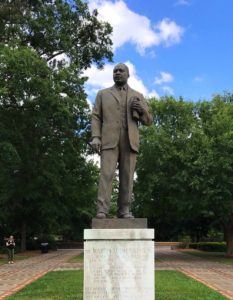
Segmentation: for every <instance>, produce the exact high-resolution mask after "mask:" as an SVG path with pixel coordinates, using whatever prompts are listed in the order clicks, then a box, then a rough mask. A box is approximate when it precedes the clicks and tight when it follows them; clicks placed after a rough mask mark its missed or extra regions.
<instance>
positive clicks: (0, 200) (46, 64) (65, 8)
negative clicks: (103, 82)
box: [0, 0, 112, 249]
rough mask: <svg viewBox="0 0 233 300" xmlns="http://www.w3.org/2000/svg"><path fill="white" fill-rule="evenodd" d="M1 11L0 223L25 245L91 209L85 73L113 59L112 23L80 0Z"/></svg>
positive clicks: (92, 176) (92, 189)
mask: <svg viewBox="0 0 233 300" xmlns="http://www.w3.org/2000/svg"><path fill="white" fill-rule="evenodd" d="M0 15H1V18H0V20H1V21H0V29H1V32H2V34H1V38H0V57H1V63H0V138H1V139H0V149H1V150H2V151H1V156H0V168H1V172H0V184H1V190H0V207H1V208H2V210H1V211H2V212H3V214H2V218H1V223H4V222H5V223H6V224H7V225H8V226H9V227H11V228H16V226H17V227H19V228H20V230H21V242H22V244H21V246H22V249H24V248H25V240H26V232H27V231H29V232H31V233H32V232H37V233H38V232H42V233H44V232H51V231H54V230H55V229H56V232H57V231H58V229H59V230H60V232H63V231H64V230H65V229H64V228H71V227H72V224H71V222H70V220H71V219H72V220H74V221H73V222H74V223H75V222H76V223H77V220H80V218H81V217H83V216H88V218H90V215H91V214H92V213H93V206H94V205H93V202H94V197H93V195H94V193H95V189H96V183H95V181H94V180H95V178H96V172H97V170H96V167H94V166H93V165H92V164H91V163H88V162H87V161H86V159H85V155H86V153H87V139H88V137H89V107H88V104H87V101H86V95H85V93H84V89H83V85H84V82H85V80H86V78H83V77H82V72H83V70H84V69H86V68H88V67H89V66H90V65H91V64H92V63H97V65H98V66H99V67H102V66H103V63H104V59H106V58H107V59H109V60H110V59H111V57H112V53H111V40H110V33H111V27H110V26H109V24H107V23H102V22H100V21H98V19H97V12H96V11H95V12H93V13H90V12H89V10H88V6H87V4H85V3H84V2H82V1H78V0H77V1H72V2H71V1H60V0H56V1H52V0H51V1H33V0H32V1H19V2H17V1H16V2H14V3H13V2H12V1H4V3H2V4H1V6H0ZM58 55H60V57H59V56H58ZM61 55H62V57H63V58H62V59H61ZM58 58H59V59H58ZM71 216H72V218H71ZM88 218H87V217H86V219H88ZM63 221H65V222H67V223H66V224H63V225H64V226H62V224H61V223H60V222H63ZM87 221H88V220H86V221H85V222H87ZM5 223H4V224H5Z"/></svg>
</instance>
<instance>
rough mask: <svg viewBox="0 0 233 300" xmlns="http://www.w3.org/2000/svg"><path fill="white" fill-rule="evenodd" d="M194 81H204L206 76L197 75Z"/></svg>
mask: <svg viewBox="0 0 233 300" xmlns="http://www.w3.org/2000/svg"><path fill="white" fill-rule="evenodd" d="M194 81H196V82H203V81H204V78H203V76H196V77H195V78H194Z"/></svg>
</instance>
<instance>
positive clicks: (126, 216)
mask: <svg viewBox="0 0 233 300" xmlns="http://www.w3.org/2000/svg"><path fill="white" fill-rule="evenodd" d="M119 218H121V219H134V216H133V215H132V214H131V213H127V214H124V215H120V216H119Z"/></svg>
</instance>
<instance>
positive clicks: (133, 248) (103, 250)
mask: <svg viewBox="0 0 233 300" xmlns="http://www.w3.org/2000/svg"><path fill="white" fill-rule="evenodd" d="M84 250H85V252H84V253H85V254H84V255H85V257H84V269H85V274H84V300H98V299H101V300H153V299H154V243H153V242H152V241H149V240H148V241H138V240H137V241H127V240H125V241H121V240H120V241H119V240H117V241H114V240H112V241H111V240H110V241H87V242H85V248H84Z"/></svg>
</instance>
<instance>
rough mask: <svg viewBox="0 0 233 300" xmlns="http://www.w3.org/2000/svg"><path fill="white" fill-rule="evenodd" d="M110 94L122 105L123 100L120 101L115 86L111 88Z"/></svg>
mask: <svg viewBox="0 0 233 300" xmlns="http://www.w3.org/2000/svg"><path fill="white" fill-rule="evenodd" d="M110 93H111V94H112V95H113V97H114V98H115V99H116V100H117V101H118V103H120V101H121V99H120V95H119V93H118V91H117V89H116V87H115V86H112V87H111V88H110Z"/></svg>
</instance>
